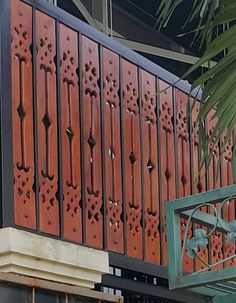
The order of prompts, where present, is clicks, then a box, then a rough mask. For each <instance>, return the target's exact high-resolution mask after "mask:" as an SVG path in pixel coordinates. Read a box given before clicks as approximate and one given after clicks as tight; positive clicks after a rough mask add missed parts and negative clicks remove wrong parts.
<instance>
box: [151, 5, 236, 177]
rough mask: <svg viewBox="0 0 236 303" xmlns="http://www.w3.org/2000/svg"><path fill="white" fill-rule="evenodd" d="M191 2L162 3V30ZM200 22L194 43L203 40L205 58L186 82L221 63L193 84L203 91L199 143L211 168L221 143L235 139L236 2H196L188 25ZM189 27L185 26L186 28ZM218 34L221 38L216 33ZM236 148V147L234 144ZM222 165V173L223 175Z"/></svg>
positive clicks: (204, 160)
mask: <svg viewBox="0 0 236 303" xmlns="http://www.w3.org/2000/svg"><path fill="white" fill-rule="evenodd" d="M185 1H188V0H162V1H161V4H160V7H159V9H158V11H157V16H158V23H159V24H160V26H167V24H168V21H169V20H170V18H171V15H172V13H173V12H174V10H175V9H176V7H177V6H178V5H180V4H181V3H182V4H184V2H185ZM194 20H199V22H198V26H197V27H196V29H195V36H194V39H199V40H200V42H201V46H202V47H204V48H205V51H204V54H203V56H202V57H201V58H200V59H199V60H198V62H196V64H194V65H193V66H192V67H191V68H190V69H189V70H188V71H187V72H186V73H185V75H183V78H185V77H186V76H188V75H190V74H191V73H192V72H194V71H195V70H196V69H197V68H199V67H200V66H201V65H202V64H204V63H209V61H210V60H215V61H217V64H216V65H215V66H214V67H211V68H210V67H209V69H207V70H206V71H205V72H204V73H203V74H202V75H201V76H200V77H199V78H197V79H196V80H195V81H194V82H193V84H192V89H194V88H196V87H200V88H201V89H202V98H201V108H200V112H199V117H198V121H199V125H200V130H199V141H200V143H201V149H202V163H204V162H205V163H206V164H207V166H208V165H209V164H210V161H211V159H212V156H213V146H214V145H215V144H218V142H219V141H220V142H221V144H222V149H224V148H225V146H226V144H227V141H228V139H229V138H230V137H231V136H232V137H231V138H233V140H235V138H234V130H235V126H236V25H235V24H234V23H235V21H236V1H235V0H195V1H194V2H193V6H192V12H191V14H190V16H189V18H188V19H187V20H186V23H191V22H192V21H194ZM186 23H185V25H186ZM216 32H217V33H218V34H217V35H216V34H215V33H216ZM213 109H214V110H215V111H214V115H212V118H211V119H215V121H216V126H215V128H214V131H213V132H212V134H211V135H210V136H208V137H207V135H206V133H205V128H204V121H206V118H207V117H209V113H210V112H212V110H213ZM234 145H235V144H234ZM232 154H233V155H232V163H233V175H234V177H235V175H236V173H235V171H236V170H235V166H236V163H235V162H236V161H235V149H233V151H232ZM219 167H220V165H219V163H218V171H219Z"/></svg>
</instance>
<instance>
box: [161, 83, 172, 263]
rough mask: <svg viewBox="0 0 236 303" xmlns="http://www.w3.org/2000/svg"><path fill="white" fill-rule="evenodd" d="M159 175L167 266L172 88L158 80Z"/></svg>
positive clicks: (170, 179)
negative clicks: (167, 205)
mask: <svg viewBox="0 0 236 303" xmlns="http://www.w3.org/2000/svg"><path fill="white" fill-rule="evenodd" d="M159 87H160V112H159V115H160V174H161V196H162V197H161V199H162V201H161V205H162V208H161V216H162V265H165V266H167V264H168V261H167V242H166V241H167V239H166V214H165V204H166V202H167V201H170V200H173V199H175V198H176V184H175V154H174V152H173V151H174V150H175V149H174V130H173V123H172V121H173V101H172V87H171V86H170V85H169V84H168V83H166V82H164V81H161V80H160V83H159Z"/></svg>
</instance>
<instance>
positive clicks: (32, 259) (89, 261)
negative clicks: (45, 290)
mask: <svg viewBox="0 0 236 303" xmlns="http://www.w3.org/2000/svg"><path fill="white" fill-rule="evenodd" d="M0 271H2V272H8V273H16V274H21V275H25V276H29V277H35V278H40V279H46V280H50V281H54V282H61V283H65V284H70V285H78V286H83V287H87V288H93V287H94V284H96V283H100V282H101V277H102V274H104V273H108V271H109V262H108V253H106V252H104V251H99V250H95V249H92V248H88V247H85V246H80V245H77V244H73V243H68V242H64V241H62V240H56V239H51V238H49V237H46V236H41V235H37V234H33V233H30V232H26V231H23V230H18V229H14V228H3V229H0Z"/></svg>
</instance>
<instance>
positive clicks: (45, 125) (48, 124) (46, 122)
mask: <svg viewBox="0 0 236 303" xmlns="http://www.w3.org/2000/svg"><path fill="white" fill-rule="evenodd" d="M42 121H43V125H44V127H45V129H46V130H47V129H48V128H49V126H50V125H51V123H50V120H49V119H48V115H47V114H46V113H45V115H44V117H43V119H42Z"/></svg>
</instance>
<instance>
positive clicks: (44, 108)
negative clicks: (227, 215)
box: [36, 11, 60, 235]
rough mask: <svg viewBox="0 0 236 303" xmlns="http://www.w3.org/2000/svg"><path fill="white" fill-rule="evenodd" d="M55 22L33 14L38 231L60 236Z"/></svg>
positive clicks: (46, 17) (38, 14)
mask: <svg viewBox="0 0 236 303" xmlns="http://www.w3.org/2000/svg"><path fill="white" fill-rule="evenodd" d="M55 39H56V38H55V20H54V19H52V18H50V17H48V16H47V15H45V14H43V13H42V12H40V11H36V48H37V57H36V79H37V118H38V119H37V124H38V168H39V216H40V219H39V227H40V230H41V231H42V232H45V233H49V234H53V235H59V233H60V228H59V203H58V200H57V198H56V192H57V189H58V161H57V159H58V155H57V98H56V66H55V63H54V57H55V55H56V41H55Z"/></svg>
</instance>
